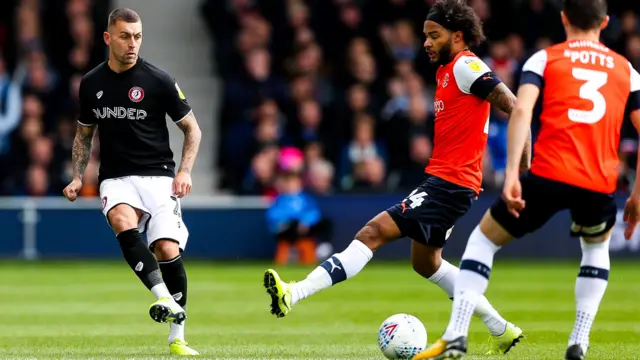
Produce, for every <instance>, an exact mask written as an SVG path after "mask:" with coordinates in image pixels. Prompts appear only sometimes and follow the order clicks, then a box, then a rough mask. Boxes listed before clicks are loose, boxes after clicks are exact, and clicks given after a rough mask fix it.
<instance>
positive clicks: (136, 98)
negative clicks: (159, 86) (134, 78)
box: [129, 86, 144, 103]
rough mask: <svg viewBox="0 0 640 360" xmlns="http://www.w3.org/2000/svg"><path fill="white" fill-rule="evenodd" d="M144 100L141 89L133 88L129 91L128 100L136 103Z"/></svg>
mask: <svg viewBox="0 0 640 360" xmlns="http://www.w3.org/2000/svg"><path fill="white" fill-rule="evenodd" d="M142 99H144V90H142V88H141V87H138V86H134V87H132V88H131V90H129V100H131V101H133V102H135V103H137V102H140V101H142Z"/></svg>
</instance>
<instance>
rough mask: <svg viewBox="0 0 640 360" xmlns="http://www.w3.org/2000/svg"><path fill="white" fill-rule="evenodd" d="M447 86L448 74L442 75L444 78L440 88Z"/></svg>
mask: <svg viewBox="0 0 640 360" xmlns="http://www.w3.org/2000/svg"><path fill="white" fill-rule="evenodd" d="M447 85H449V73H446V74H444V78H442V87H443V88H446V87H447Z"/></svg>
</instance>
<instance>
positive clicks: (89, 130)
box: [71, 124, 96, 179]
mask: <svg viewBox="0 0 640 360" xmlns="http://www.w3.org/2000/svg"><path fill="white" fill-rule="evenodd" d="M95 132H96V126H95V125H93V126H84V125H81V124H78V125H77V128H76V136H75V138H74V140H73V150H72V153H71V161H72V163H73V177H74V178H77V179H82V176H83V175H84V170H85V169H86V168H87V164H88V163H89V159H90V158H91V145H92V144H93V135H94V134H95Z"/></svg>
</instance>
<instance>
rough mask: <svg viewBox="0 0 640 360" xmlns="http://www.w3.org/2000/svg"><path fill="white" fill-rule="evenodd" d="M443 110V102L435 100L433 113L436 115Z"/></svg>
mask: <svg viewBox="0 0 640 360" xmlns="http://www.w3.org/2000/svg"><path fill="white" fill-rule="evenodd" d="M442 110H444V101H442V100H436V101H434V102H433V111H435V112H436V114H438V113H439V112H440V111H442Z"/></svg>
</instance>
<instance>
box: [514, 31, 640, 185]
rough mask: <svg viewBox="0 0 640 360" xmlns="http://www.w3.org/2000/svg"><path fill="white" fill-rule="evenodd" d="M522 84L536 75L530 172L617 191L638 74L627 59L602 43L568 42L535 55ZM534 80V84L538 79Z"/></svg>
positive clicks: (638, 87)
mask: <svg viewBox="0 0 640 360" xmlns="http://www.w3.org/2000/svg"><path fill="white" fill-rule="evenodd" d="M522 70H523V80H524V82H527V80H526V78H527V77H530V76H532V74H533V76H537V77H539V79H540V82H539V86H540V87H541V96H542V113H541V116H540V121H541V129H540V133H539V136H538V139H537V140H536V143H535V148H534V157H533V162H532V166H531V172H533V173H534V174H535V175H538V176H541V177H544V178H547V179H551V180H555V181H559V182H563V183H567V184H570V185H575V186H577V187H580V188H584V189H587V190H592V191H596V192H601V193H613V192H614V191H615V189H616V183H617V179H618V163H619V159H618V146H619V142H620V130H621V127H622V121H623V118H624V113H625V107H626V104H627V100H628V99H629V97H630V94H631V93H632V92H635V91H638V90H640V76H639V75H638V73H637V72H636V71H635V70H634V69H633V68H632V66H631V64H630V63H629V61H627V60H626V59H625V58H624V57H623V56H621V55H619V54H617V53H615V52H614V51H612V50H610V49H608V48H607V47H605V46H604V45H602V44H600V43H598V42H592V41H582V40H576V41H567V42H564V43H560V44H557V45H554V46H551V47H549V48H546V49H544V50H541V51H539V52H537V53H536V54H534V55H533V56H532V57H531V58H530V59H529V60H528V61H527V62H526V63H525V64H524V66H523V69H522ZM534 82H535V81H534Z"/></svg>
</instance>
